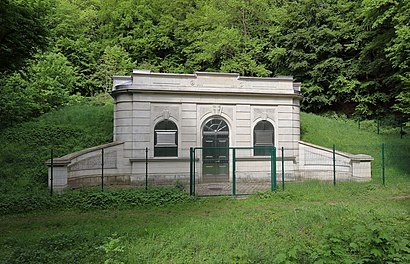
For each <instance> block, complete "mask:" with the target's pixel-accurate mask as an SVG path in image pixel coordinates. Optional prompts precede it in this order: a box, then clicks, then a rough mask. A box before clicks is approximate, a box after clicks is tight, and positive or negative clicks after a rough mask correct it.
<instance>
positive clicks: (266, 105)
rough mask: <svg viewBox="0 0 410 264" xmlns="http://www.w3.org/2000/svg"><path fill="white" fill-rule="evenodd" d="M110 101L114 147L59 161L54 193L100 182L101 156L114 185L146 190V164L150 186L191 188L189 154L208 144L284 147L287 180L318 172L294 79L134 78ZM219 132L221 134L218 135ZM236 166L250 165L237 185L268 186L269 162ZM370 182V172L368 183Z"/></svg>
mask: <svg viewBox="0 0 410 264" xmlns="http://www.w3.org/2000/svg"><path fill="white" fill-rule="evenodd" d="M111 95H112V96H113V98H114V131H113V132H114V133H113V135H114V139H113V140H114V143H112V144H111V145H110V144H109V145H105V146H99V147H96V148H92V149H89V150H85V151H83V152H79V153H74V154H70V155H67V156H65V157H62V158H59V159H55V161H54V166H57V167H56V168H54V174H55V177H56V178H55V180H54V183H53V185H55V187H57V188H60V189H63V188H65V187H67V186H79V185H84V184H93V183H97V182H99V179H98V175H101V171H99V170H100V168H101V166H100V165H101V163H102V157H101V154H100V152H101V149H104V151H105V156H104V164H105V169H106V170H107V173H106V175H105V176H106V177H107V178H110V179H111V180H108V181H109V182H113V183H114V182H116V181H118V182H119V183H126V184H135V185H138V184H143V183H144V181H145V173H146V167H145V162H146V157H147V158H148V160H149V168H148V169H149V175H150V178H151V179H154V182H155V183H157V184H160V183H170V182H172V181H175V180H187V179H188V178H189V171H190V163H189V159H190V151H189V149H190V147H201V146H205V144H208V143H207V142H208V141H207V140H208V139H209V142H211V143H212V142H213V143H212V144H219V145H218V146H224V147H227V146H229V147H253V146H258V144H262V145H266V144H268V145H269V144H271V145H273V146H275V147H276V148H278V149H280V148H282V147H284V148H285V149H286V150H287V151H286V157H285V163H286V164H285V166H286V168H287V171H286V176H287V179H288V180H294V179H297V178H299V177H303V175H304V174H308V171H309V170H310V169H311V171H314V170H315V167H314V166H310V164H309V161H307V160H306V159H305V156H306V155H305V154H306V153H307V151H308V149H309V148H311V147H312V146H311V145H309V146H308V145H306V144H303V147H302V148H303V152H302V153H300V151H299V149H300V100H301V95H300V83H297V82H295V81H294V80H293V78H292V77H288V76H282V77H275V78H257V77H243V76H239V75H238V74H233V73H208V72H207V73H205V72H197V73H194V74H168V73H167V74H166V73H152V72H150V71H142V70H134V71H133V72H132V75H131V76H114V77H113V89H112V92H111ZM221 124H223V125H221ZM217 125H220V126H221V127H219V128H218V129H215V131H214V132H213V127H214V126H217ZM211 127H212V128H211ZM217 130H218V131H217ZM212 140H214V141H212ZM146 148H147V149H148V153H146ZM314 152H315V151H312V155H314ZM316 152H318V151H316ZM201 155H203V157H202V156H201ZM218 155H219V157H221V159H220V160H219V162H220V163H221V164H222V163H223V157H224V156H225V155H226V156H228V155H231V154H229V153H228V152H227V153H222V154H221V153H219V154H218ZM205 156H206V154H202V152H200V153H199V154H198V156H197V161H196V168H197V172H198V173H197V174H196V175H195V176H196V178H197V180H198V181H201V180H204V179H205V175H207V173H208V174H209V171H210V170H209V171H206V170H205V169H206V166H209V164H206V163H205V162H204V161H203V160H204V159H206V157H205ZM341 158H342V157H341ZM366 158H368V157H366ZM237 159H238V160H239V161H240V160H243V161H246V165H245V166H241V165H239V166H238V167H237V168H236V171H237V177H238V179H242V180H246V181H252V180H258V179H263V178H264V177H266V175H267V173H268V172H269V170H270V167H269V166H268V165H267V164H269V162H270V160H269V157H267V156H264V155H259V154H258V155H257V154H255V153H253V152H252V150H247V151H241V152H240V153H239V152H238V156H237ZM301 160H302V163H301V162H300V161H301ZM341 162H342V161H341ZM343 162H344V161H343ZM349 162H350V161H349ZM353 163H354V164H355V165H351V166H350V165H349V166H350V167H349V170H350V171H351V168H359V167H360V168H364V167H366V165H363V164H360V161H357V160H356V161H355V162H353ZM353 163H352V164H353ZM356 163H357V164H356ZM244 164H245V163H244ZM213 165H214V164H213ZM213 165H212V164H211V165H210V167H212V166H213ZM305 165H306V166H309V167H305ZM218 166H219V167H218V168H217V167H212V168H211V169H216V168H217V169H219V170H222V172H220V174H223V173H225V172H226V174H227V177H226V180H228V181H230V180H232V173H230V172H231V171H232V167H231V166H232V165H231V162H230V161H229V159H227V161H226V164H225V165H224V166H225V170H226V171H225V172H224V171H223V170H224V169H223V168H222V167H223V166H222V165H220V164H219V165H218ZM250 167H252V170H251V169H250ZM277 167H278V168H279V167H280V161H278V166H277ZM316 168H317V167H316ZM104 173H105V172H104ZM360 177H361V176H360ZM369 177H370V171H369V172H368V174H367V175H366V176H365V177H364V178H369ZM57 185H58V186H57Z"/></svg>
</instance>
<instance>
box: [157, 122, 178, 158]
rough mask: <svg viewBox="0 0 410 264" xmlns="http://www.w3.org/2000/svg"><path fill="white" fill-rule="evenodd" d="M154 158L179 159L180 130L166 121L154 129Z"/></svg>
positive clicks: (172, 123)
mask: <svg viewBox="0 0 410 264" xmlns="http://www.w3.org/2000/svg"><path fill="white" fill-rule="evenodd" d="M154 157H178V128H177V126H176V125H175V123H174V122H172V121H170V120H164V121H161V122H159V123H158V124H157V125H156V126H155V128H154Z"/></svg>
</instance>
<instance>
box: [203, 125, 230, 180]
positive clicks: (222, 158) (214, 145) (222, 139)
mask: <svg viewBox="0 0 410 264" xmlns="http://www.w3.org/2000/svg"><path fill="white" fill-rule="evenodd" d="M218 128H222V131H221V130H219V129H218ZM202 146H203V151H202V155H203V170H202V172H203V174H202V175H203V181H204V182H226V181H228V180H229V149H228V147H229V133H228V131H227V125H226V123H225V121H223V120H220V119H213V120H211V121H209V122H208V123H207V125H205V128H204V131H203V140H202Z"/></svg>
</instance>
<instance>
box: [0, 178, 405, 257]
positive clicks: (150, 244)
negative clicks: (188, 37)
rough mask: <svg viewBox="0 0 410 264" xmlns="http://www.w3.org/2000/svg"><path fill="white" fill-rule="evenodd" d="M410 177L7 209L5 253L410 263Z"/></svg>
mask: <svg viewBox="0 0 410 264" xmlns="http://www.w3.org/2000/svg"><path fill="white" fill-rule="evenodd" d="M409 187H410V186H409V184H405V185H402V186H394V187H393V186H392V187H389V186H388V187H382V186H380V185H374V184H369V183H344V184H340V185H339V186H337V187H336V188H335V187H333V186H330V185H326V184H321V183H319V182H309V183H305V184H303V185H297V186H294V187H292V188H289V190H287V191H285V192H277V193H258V194H255V195H252V196H249V197H247V198H246V199H234V198H227V197H213V198H200V199H194V200H190V201H189V202H186V201H184V202H182V201H174V202H172V203H170V204H166V205H164V206H156V205H152V206H150V207H135V208H133V209H127V208H125V209H120V208H115V207H110V209H109V210H104V209H93V210H85V211H84V210H79V209H72V210H63V211H61V210H58V211H42V212H36V213H28V214H25V213H23V214H13V215H3V216H0V219H1V222H2V223H3V224H2V225H1V226H0V232H1V233H2V234H3V235H2V236H1V238H0V245H1V246H0V262H2V263H21V262H25V263H53V262H70V263H101V262H104V261H107V263H215V262H217V263H314V262H318V263H387V262H391V263H408V261H409V260H410V259H409V256H410V255H409V253H410V248H409V246H410V244H409V240H410V233H409V230H410V221H409V220H410V219H409V213H410V211H409V209H410V207H409V198H410V191H409V190H410V188H409ZM307 190H309V191H307ZM115 261H117V262H115Z"/></svg>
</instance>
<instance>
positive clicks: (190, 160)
mask: <svg viewBox="0 0 410 264" xmlns="http://www.w3.org/2000/svg"><path fill="white" fill-rule="evenodd" d="M193 159H194V148H193V147H190V148H189V195H190V196H192V195H193V193H192V191H193V188H192V183H193V180H192V178H193V175H194V165H193Z"/></svg>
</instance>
